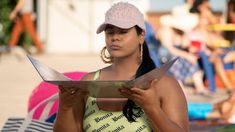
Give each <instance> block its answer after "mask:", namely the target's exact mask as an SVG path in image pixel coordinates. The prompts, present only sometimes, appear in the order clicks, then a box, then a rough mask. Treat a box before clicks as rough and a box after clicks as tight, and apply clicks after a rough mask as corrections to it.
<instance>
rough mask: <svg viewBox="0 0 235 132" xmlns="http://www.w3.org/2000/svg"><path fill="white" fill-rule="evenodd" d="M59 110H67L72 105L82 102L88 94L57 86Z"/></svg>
mask: <svg viewBox="0 0 235 132" xmlns="http://www.w3.org/2000/svg"><path fill="white" fill-rule="evenodd" d="M59 91H60V92H59V100H60V108H62V109H64V110H67V109H70V108H72V107H73V105H74V104H76V103H79V102H80V101H83V99H84V97H85V96H86V95H87V93H88V92H86V91H82V90H78V88H73V87H64V86H59Z"/></svg>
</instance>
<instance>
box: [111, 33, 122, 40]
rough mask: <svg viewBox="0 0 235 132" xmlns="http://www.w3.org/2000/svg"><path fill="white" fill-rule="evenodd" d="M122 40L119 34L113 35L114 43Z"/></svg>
mask: <svg viewBox="0 0 235 132" xmlns="http://www.w3.org/2000/svg"><path fill="white" fill-rule="evenodd" d="M116 40H120V34H119V33H114V34H113V35H112V41H116Z"/></svg>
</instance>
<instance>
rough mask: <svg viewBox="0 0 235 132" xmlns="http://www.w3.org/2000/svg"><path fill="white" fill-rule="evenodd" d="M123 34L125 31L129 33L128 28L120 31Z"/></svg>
mask: <svg viewBox="0 0 235 132" xmlns="http://www.w3.org/2000/svg"><path fill="white" fill-rule="evenodd" d="M120 33H121V34H125V33H128V30H122V31H120Z"/></svg>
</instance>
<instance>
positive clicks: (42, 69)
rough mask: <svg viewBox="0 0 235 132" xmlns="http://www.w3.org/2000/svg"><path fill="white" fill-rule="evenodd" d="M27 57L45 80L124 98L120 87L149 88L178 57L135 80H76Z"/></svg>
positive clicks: (100, 95) (94, 93)
mask: <svg viewBox="0 0 235 132" xmlns="http://www.w3.org/2000/svg"><path fill="white" fill-rule="evenodd" d="M27 57H28V58H29V60H30V61H31V63H32V64H33V66H34V67H35V69H36V70H37V72H38V73H39V75H40V76H41V78H42V79H43V80H44V81H45V82H48V83H52V84H56V85H62V86H65V87H73V88H80V89H83V90H87V91H88V92H89V95H90V96H92V97H95V98H123V96H122V95H121V94H120V92H119V90H118V89H120V88H132V87H138V88H142V89H145V88H148V86H149V85H150V82H151V81H152V80H154V79H157V80H160V79H161V78H162V77H163V76H164V75H165V73H166V72H167V71H168V69H169V68H170V67H171V66H172V65H173V64H174V62H175V61H176V60H177V58H175V59H173V60H171V61H169V62H168V63H166V64H163V65H162V66H161V67H160V68H155V69H153V70H152V71H150V72H148V73H146V74H144V75H142V76H140V77H138V78H136V79H133V80H118V81H116V80H115V81H112V80H101V81H100V80H91V81H77V80H76V81H75V80H71V79H69V78H67V77H66V76H64V75H63V74H62V73H60V72H58V71H56V70H54V69H52V68H50V67H49V66H47V65H44V64H42V63H41V62H39V61H38V60H36V59H34V58H33V57H31V56H29V55H27Z"/></svg>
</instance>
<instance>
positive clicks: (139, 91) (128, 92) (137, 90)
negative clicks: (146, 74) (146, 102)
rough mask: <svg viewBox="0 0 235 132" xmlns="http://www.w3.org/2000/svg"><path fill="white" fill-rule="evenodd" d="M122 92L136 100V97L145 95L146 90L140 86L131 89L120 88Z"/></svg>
mask: <svg viewBox="0 0 235 132" xmlns="http://www.w3.org/2000/svg"><path fill="white" fill-rule="evenodd" d="M120 92H121V94H122V95H123V96H125V97H127V98H129V99H131V100H135V99H136V98H140V97H141V96H142V95H143V93H144V90H142V89H140V88H131V89H120Z"/></svg>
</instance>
